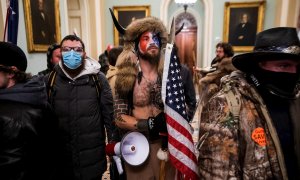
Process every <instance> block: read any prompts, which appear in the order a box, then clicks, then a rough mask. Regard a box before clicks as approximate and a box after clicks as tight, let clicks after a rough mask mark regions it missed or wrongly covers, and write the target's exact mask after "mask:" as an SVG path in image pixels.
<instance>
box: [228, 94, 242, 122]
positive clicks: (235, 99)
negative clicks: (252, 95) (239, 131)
mask: <svg viewBox="0 0 300 180" xmlns="http://www.w3.org/2000/svg"><path fill="white" fill-rule="evenodd" d="M225 97H226V100H227V103H228V106H229V109H230V112H231V113H232V115H233V117H234V119H236V120H237V119H239V116H240V110H241V99H240V98H241V97H240V95H239V94H234V93H233V91H232V89H230V90H228V91H226V92H225Z"/></svg>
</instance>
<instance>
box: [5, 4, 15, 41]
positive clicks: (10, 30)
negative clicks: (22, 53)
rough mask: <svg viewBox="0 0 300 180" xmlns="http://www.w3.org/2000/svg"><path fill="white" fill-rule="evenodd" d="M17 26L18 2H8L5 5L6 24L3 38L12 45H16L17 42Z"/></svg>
mask: <svg viewBox="0 0 300 180" xmlns="http://www.w3.org/2000/svg"><path fill="white" fill-rule="evenodd" d="M18 25H19V5H18V0H10V1H8V4H7V13H6V22H5V29H4V38H3V40H4V41H6V34H7V41H8V42H11V43H13V44H17V40H18Z"/></svg>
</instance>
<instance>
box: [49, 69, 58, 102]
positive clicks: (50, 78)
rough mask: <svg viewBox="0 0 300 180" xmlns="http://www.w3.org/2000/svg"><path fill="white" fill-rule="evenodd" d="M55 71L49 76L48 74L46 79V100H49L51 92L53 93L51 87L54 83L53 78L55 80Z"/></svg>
mask: <svg viewBox="0 0 300 180" xmlns="http://www.w3.org/2000/svg"><path fill="white" fill-rule="evenodd" d="M56 73H57V72H56V71H54V70H53V71H51V72H50V74H49V77H48V83H47V88H48V92H47V94H48V99H49V100H50V99H51V95H52V92H53V85H54V82H55V78H56Z"/></svg>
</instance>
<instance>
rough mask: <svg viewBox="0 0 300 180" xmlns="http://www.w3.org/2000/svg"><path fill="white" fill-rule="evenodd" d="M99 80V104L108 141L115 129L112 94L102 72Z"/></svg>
mask: <svg viewBox="0 0 300 180" xmlns="http://www.w3.org/2000/svg"><path fill="white" fill-rule="evenodd" d="M99 80H100V82H101V94H100V98H101V99H100V101H101V102H100V105H101V111H102V118H103V120H104V126H105V129H106V133H107V138H108V141H110V140H111V139H112V133H113V131H114V129H115V126H114V124H113V113H114V112H113V96H112V92H111V88H110V86H109V84H108V81H107V79H106V77H105V75H104V74H103V73H100V74H99Z"/></svg>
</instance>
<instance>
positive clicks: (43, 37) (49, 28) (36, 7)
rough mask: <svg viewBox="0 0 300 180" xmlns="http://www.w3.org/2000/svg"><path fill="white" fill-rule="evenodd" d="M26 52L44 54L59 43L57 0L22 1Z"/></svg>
mask: <svg viewBox="0 0 300 180" xmlns="http://www.w3.org/2000/svg"><path fill="white" fill-rule="evenodd" d="M23 2H24V16H25V22H26V23H25V25H26V34H27V46H28V52H30V53H31V52H46V51H47V49H48V47H49V45H51V44H53V43H60V40H61V32H60V15H59V0H24V1H23Z"/></svg>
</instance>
